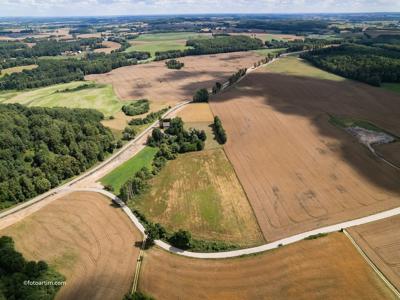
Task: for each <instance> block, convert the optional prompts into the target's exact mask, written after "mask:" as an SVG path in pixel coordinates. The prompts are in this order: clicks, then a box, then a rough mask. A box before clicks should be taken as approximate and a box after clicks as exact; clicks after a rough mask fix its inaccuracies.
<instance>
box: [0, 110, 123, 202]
mask: <svg viewBox="0 0 400 300" xmlns="http://www.w3.org/2000/svg"><path fill="white" fill-rule="evenodd" d="M101 120H103V114H102V113H100V112H98V111H95V110H91V109H68V108H41V107H25V106H22V105H19V104H7V105H5V104H1V105H0V208H1V209H2V208H6V207H9V206H11V205H13V204H16V203H18V202H23V201H25V200H28V199H31V198H33V197H35V196H37V195H39V194H41V193H44V192H46V191H48V190H49V189H51V188H54V187H56V186H57V185H59V184H60V183H61V182H63V181H64V180H66V179H69V178H71V177H73V176H76V175H78V174H80V173H81V172H83V171H85V170H87V169H88V168H90V167H92V166H93V165H94V164H96V163H97V162H98V161H102V160H103V159H104V158H105V157H106V156H107V155H108V153H112V152H113V150H114V148H115V146H116V145H115V142H114V137H113V135H112V133H111V131H110V130H109V129H107V128H105V127H104V126H103V125H102V124H101V123H100V121H101Z"/></svg>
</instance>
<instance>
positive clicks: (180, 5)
mask: <svg viewBox="0 0 400 300" xmlns="http://www.w3.org/2000/svg"><path fill="white" fill-rule="evenodd" d="M333 12H400V0H0V16H2V17H5V16H105V15H154V14H156V15H157V14H188V13H191V14H196V13H333Z"/></svg>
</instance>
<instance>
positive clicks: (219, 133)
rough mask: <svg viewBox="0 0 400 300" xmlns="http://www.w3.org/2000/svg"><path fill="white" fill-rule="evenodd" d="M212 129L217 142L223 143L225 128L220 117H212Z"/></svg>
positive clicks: (225, 137)
mask: <svg viewBox="0 0 400 300" xmlns="http://www.w3.org/2000/svg"><path fill="white" fill-rule="evenodd" d="M213 130H214V134H215V137H216V139H217V141H218V143H220V144H225V143H226V140H227V136H226V132H225V129H224V127H223V126H222V122H221V119H220V118H219V117H218V116H215V117H214V123H213Z"/></svg>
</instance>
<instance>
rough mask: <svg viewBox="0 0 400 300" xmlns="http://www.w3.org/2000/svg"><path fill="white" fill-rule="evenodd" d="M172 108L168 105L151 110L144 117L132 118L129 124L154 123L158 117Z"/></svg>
mask: <svg viewBox="0 0 400 300" xmlns="http://www.w3.org/2000/svg"><path fill="white" fill-rule="evenodd" d="M170 108H171V107H170V106H168V107H166V108H163V109H161V110H159V111H156V112H151V113H149V114H148V115H147V116H146V117H144V118H136V119H132V120H130V121H129V125H144V124H150V123H153V122H155V121H156V120H157V119H159V118H161V116H162V115H164V114H165V113H166V112H167V111H168V110H169V109H170Z"/></svg>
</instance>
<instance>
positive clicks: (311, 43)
mask: <svg viewBox="0 0 400 300" xmlns="http://www.w3.org/2000/svg"><path fill="white" fill-rule="evenodd" d="M340 43H341V41H340V40H324V39H309V38H306V39H304V40H301V39H299V40H294V41H284V40H271V41H266V42H265V45H266V46H267V48H269V49H280V48H286V52H296V51H303V50H315V49H320V48H323V47H325V46H328V45H333V44H340Z"/></svg>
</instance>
